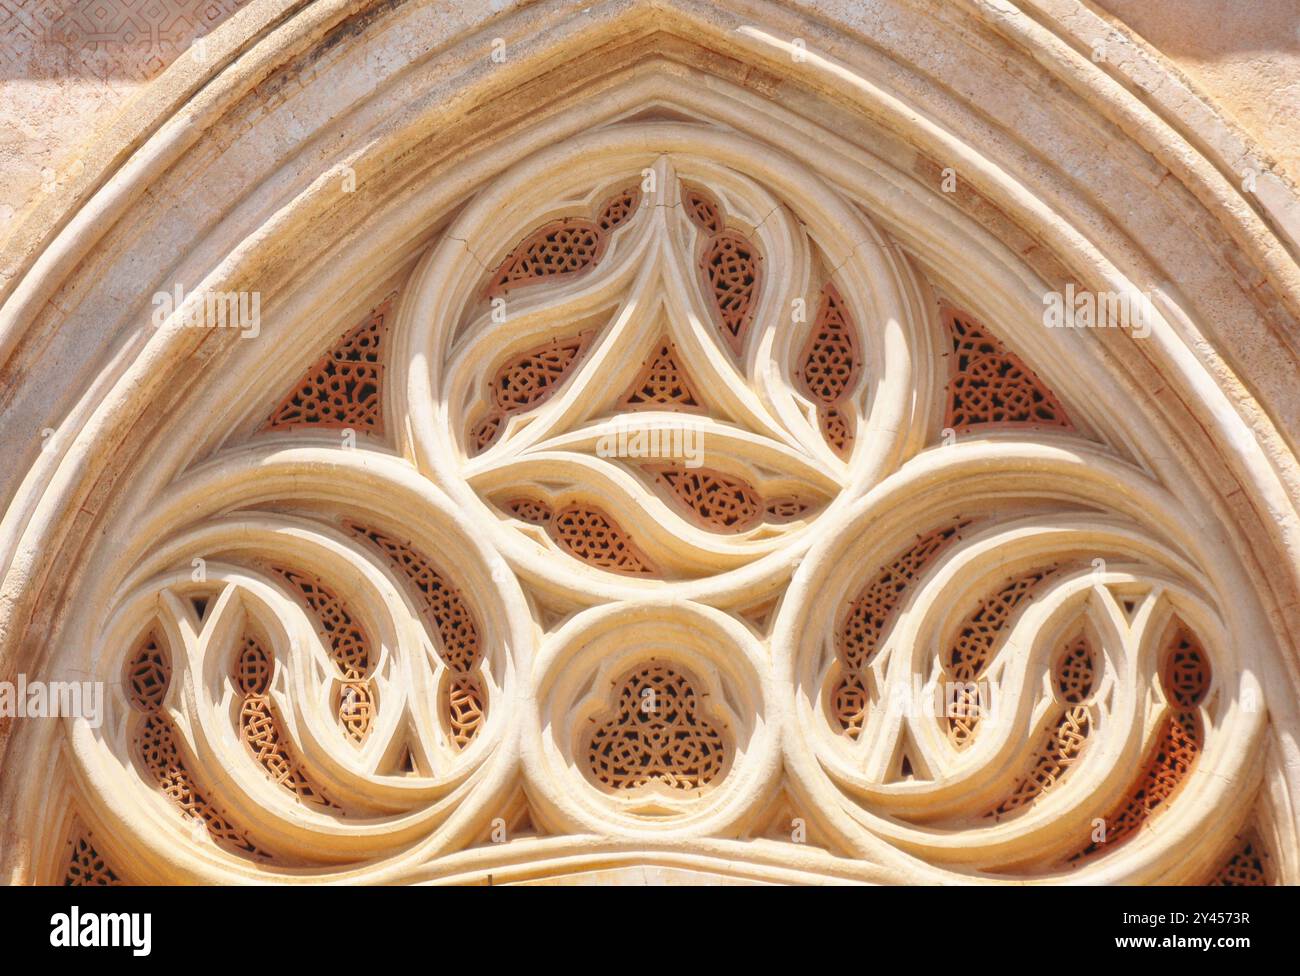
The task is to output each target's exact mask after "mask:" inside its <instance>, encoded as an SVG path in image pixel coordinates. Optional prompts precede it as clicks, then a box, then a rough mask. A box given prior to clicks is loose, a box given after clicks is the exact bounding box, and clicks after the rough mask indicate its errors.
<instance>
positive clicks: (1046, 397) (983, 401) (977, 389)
mask: <svg viewBox="0 0 1300 976" xmlns="http://www.w3.org/2000/svg"><path fill="white" fill-rule="evenodd" d="M946 320H947V325H948V331H949V335H950V336H951V338H952V348H953V357H952V366H951V368H950V378H949V380H948V404H947V414H946V417H945V420H944V424H945V426H947V427H951V428H952V429H953V430H954V431H957V432H961V431H965V430H970V429H971V428H973V427H978V426H981V425H989V424H997V425H999V426H1003V427H1032V428H1038V427H1058V428H1062V429H1064V430H1073V429H1074V424H1073V423H1072V422H1071V421H1070V419H1069V417H1068V416H1067V415H1066V413H1065V408H1064V407H1063V406H1062V405H1061V402H1060V401H1059V400H1058V399H1057V398H1056V396H1055V395H1054V394H1053V393H1052V391H1051V390H1049V389H1048V388H1047V386H1046V384H1044V383H1043V381H1042V380H1041V379H1039V378H1038V376H1037V374H1035V373H1034V371H1033V370H1032V369H1030V368H1029V367H1028V366H1026V365H1025V363H1024V361H1023V360H1021V359H1020V357H1019V356H1017V355H1016V354H1015V353H1013V352H1011V351H1010V350H1009V349H1007V348H1006V346H1004V345H1003V344H1002V343H1001V342H1000V341H999V340H998V339H997V338H995V337H994V336H993V335H992V333H990V332H989V331H988V330H987V329H985V328H984V327H983V326H982V325H980V324H979V323H977V322H976V321H975V320H974V319H972V318H971V317H970V316H968V315H965V314H963V313H961V312H958V311H956V310H954V309H948V310H947V313H946Z"/></svg>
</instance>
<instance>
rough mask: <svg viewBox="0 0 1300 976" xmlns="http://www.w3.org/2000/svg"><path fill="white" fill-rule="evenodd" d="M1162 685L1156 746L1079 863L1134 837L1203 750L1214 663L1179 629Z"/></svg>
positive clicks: (1168, 653)
mask: <svg viewBox="0 0 1300 976" xmlns="http://www.w3.org/2000/svg"><path fill="white" fill-rule="evenodd" d="M1160 682H1161V686H1162V687H1163V688H1164V691H1165V695H1166V697H1167V698H1168V700H1169V707H1168V709H1167V710H1166V714H1165V716H1164V719H1163V721H1162V722H1161V724H1160V728H1159V731H1158V733H1157V734H1156V737H1155V744H1154V746H1153V748H1152V750H1151V752H1150V754H1149V755H1148V758H1147V760H1146V762H1145V763H1144V765H1143V767H1142V772H1141V774H1140V775H1139V776H1138V778H1137V781H1136V782H1135V783H1134V784H1133V786H1132V788H1131V789H1130V790H1129V793H1128V795H1127V796H1126V797H1125V798H1124V800H1123V802H1122V803H1121V804H1120V805H1119V806H1118V807H1117V808H1116V809H1115V810H1113V811H1112V812H1111V813H1110V815H1109V816H1107V817H1106V818H1105V825H1106V834H1105V839H1104V840H1100V841H1096V840H1094V841H1092V842H1091V843H1090V844H1089V845H1088V846H1087V847H1085V848H1084V849H1083V850H1082V851H1080V852H1079V853H1077V854H1075V855H1073V856H1072V857H1071V858H1070V861H1071V862H1078V861H1080V860H1083V859H1085V858H1088V857H1091V856H1093V855H1094V854H1097V853H1099V852H1101V851H1103V850H1107V849H1110V848H1113V847H1114V846H1115V845H1117V844H1118V843H1120V842H1121V841H1123V840H1126V839H1127V838H1129V837H1131V836H1133V834H1135V833H1136V832H1137V830H1138V829H1139V828H1140V827H1141V826H1142V825H1143V824H1145V823H1146V822H1147V821H1148V820H1150V819H1151V818H1152V817H1153V816H1155V815H1156V814H1157V813H1158V812H1159V811H1160V810H1161V809H1162V808H1163V807H1164V806H1165V804H1166V803H1167V802H1168V801H1169V800H1170V799H1172V798H1173V796H1174V794H1175V793H1177V792H1178V788H1179V787H1180V786H1182V784H1183V783H1184V782H1185V781H1186V779H1187V776H1188V775H1189V774H1190V773H1191V771H1192V767H1193V766H1194V765H1195V763H1196V757H1197V756H1199V755H1200V754H1201V750H1202V748H1203V747H1204V744H1205V743H1204V739H1205V734H1204V723H1203V721H1202V718H1201V708H1200V705H1201V702H1202V701H1203V700H1204V699H1205V695H1206V692H1208V691H1209V687H1210V661H1209V657H1208V656H1207V655H1206V654H1205V652H1204V651H1203V650H1202V649H1201V647H1200V644H1199V643H1198V642H1197V640H1196V638H1195V637H1193V636H1192V634H1191V633H1190V632H1189V631H1188V630H1187V629H1186V628H1184V627H1181V626H1180V627H1179V629H1178V630H1177V631H1176V632H1175V634H1174V637H1173V640H1172V641H1171V642H1170V646H1169V648H1168V650H1167V651H1166V654H1165V662H1164V666H1163V668H1162V669H1161V674H1160Z"/></svg>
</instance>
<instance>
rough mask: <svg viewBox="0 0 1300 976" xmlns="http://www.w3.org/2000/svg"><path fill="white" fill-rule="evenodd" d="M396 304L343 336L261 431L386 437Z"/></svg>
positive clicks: (382, 307)
mask: <svg viewBox="0 0 1300 976" xmlns="http://www.w3.org/2000/svg"><path fill="white" fill-rule="evenodd" d="M391 309H392V300H391V299H389V300H388V301H385V302H384V303H383V304H382V305H380V306H379V307H378V308H376V309H375V310H374V311H373V312H371V313H370V315H369V317H368V318H367V319H366V320H365V321H364V322H362V323H361V324H360V325H358V326H357V327H356V328H355V329H353V330H352V331H351V332H349V333H348V334H347V335H345V336H344V337H343V338H342V339H340V340H339V341H338V343H337V344H336V345H335V346H334V347H333V348H332V349H330V350H329V352H327V353H325V355H324V356H322V357H321V358H320V359H319V360H318V361H317V362H316V363H315V364H314V365H312V366H311V367H310V368H309V369H308V370H307V372H306V373H304V374H303V376H302V378H301V379H300V380H298V382H297V384H296V385H295V386H294V388H293V390H291V391H290V392H289V393H288V394H287V395H286V396H285V397H284V399H283V400H281V401H280V403H279V405H278V406H276V408H275V409H274V410H273V411H271V415H270V416H269V417H268V418H267V419H266V422H265V423H263V425H262V428H261V429H262V430H263V431H272V430H295V429H300V428H303V427H325V428H344V427H351V428H353V429H356V430H361V431H370V432H372V433H375V434H382V433H383V430H384V411H383V402H382V400H381V398H380V397H381V393H382V390H383V379H384V356H385V344H386V343H387V340H388V324H387V320H388V317H389V313H390V311H391Z"/></svg>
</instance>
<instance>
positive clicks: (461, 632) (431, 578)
mask: <svg viewBox="0 0 1300 976" xmlns="http://www.w3.org/2000/svg"><path fill="white" fill-rule="evenodd" d="M343 527H344V528H345V529H346V530H347V531H348V532H349V533H351V534H352V535H353V536H354V537H356V538H358V539H366V540H368V541H369V542H371V543H372V544H373V545H374V546H376V547H377V548H378V549H379V550H380V551H381V552H383V553H384V554H385V555H386V556H387V557H388V559H389V560H390V561H391V562H392V563H393V565H395V566H397V567H398V568H399V569H400V570H401V571H402V573H403V574H404V575H405V576H406V578H407V579H408V580H409V581H410V582H411V584H412V585H413V586H414V587H415V588H416V589H417V590H418V591H419V592H420V595H421V597H422V598H423V599H422V601H421V603H422V609H423V612H424V617H425V621H426V622H427V623H428V624H429V626H430V628H431V629H432V630H433V631H434V632H435V633H437V635H438V638H439V642H440V645H441V646H440V648H439V651H438V656H439V657H441V658H442V660H443V663H444V664H446V665H447V668H448V670H450V671H451V672H452V676H451V678H450V679H449V680H448V681H447V682H446V683H445V688H444V691H443V693H442V699H443V701H442V709H443V714H444V717H445V718H446V720H447V723H448V727H449V728H450V729H451V738H452V742H453V743H454V744H455V745H456V746H457V747H458V748H463V747H464V746H466V745H468V744H469V742H470V741H472V740H473V738H474V736H475V735H477V734H478V730H479V729H480V728H481V726H482V724H483V720H484V718H485V717H486V699H485V696H484V692H483V684H482V682H481V681H480V680H479V679H478V677H477V676H476V675H475V671H477V669H478V668H479V666H480V665H481V664H482V660H483V649H482V646H481V644H480V641H479V630H478V625H477V624H476V623H475V621H474V615H473V614H472V613H471V612H470V609H469V605H468V604H466V602H465V600H464V598H463V597H462V596H461V593H460V591H459V590H458V589H457V588H456V587H454V586H452V585H451V584H450V583H448V582H447V580H446V578H445V577H444V576H443V575H442V574H441V573H440V572H438V570H436V569H434V567H433V564H432V563H430V562H429V560H428V559H427V558H425V556H424V555H423V554H421V553H419V552H417V551H416V550H415V549H414V548H413V547H412V546H411V544H410V543H408V542H405V541H403V540H401V539H397V538H395V537H393V536H391V535H388V534H387V533H384V532H381V531H379V530H378V529H372V528H368V527H366V526H363V525H360V524H358V523H356V522H353V521H351V520H345V521H344V522H343Z"/></svg>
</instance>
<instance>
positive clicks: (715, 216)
mask: <svg viewBox="0 0 1300 976" xmlns="http://www.w3.org/2000/svg"><path fill="white" fill-rule="evenodd" d="M682 206H684V207H685V208H686V214H687V216H689V217H690V218H691V220H693V221H694V222H695V223H696V225H698V226H699V227H700V228H701V229H702V230H704V231H706V232H707V233H709V234H717V233H719V232H720V231H721V230H722V227H723V224H724V223H725V221H724V220H723V217H722V207H720V206H719V205H718V203H717V201H716V200H714V199H713V197H711V196H710V195H709V194H708V193H706V192H705V191H704V190H701V189H698V188H697V187H693V186H687V185H685V184H683V185H682Z"/></svg>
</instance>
